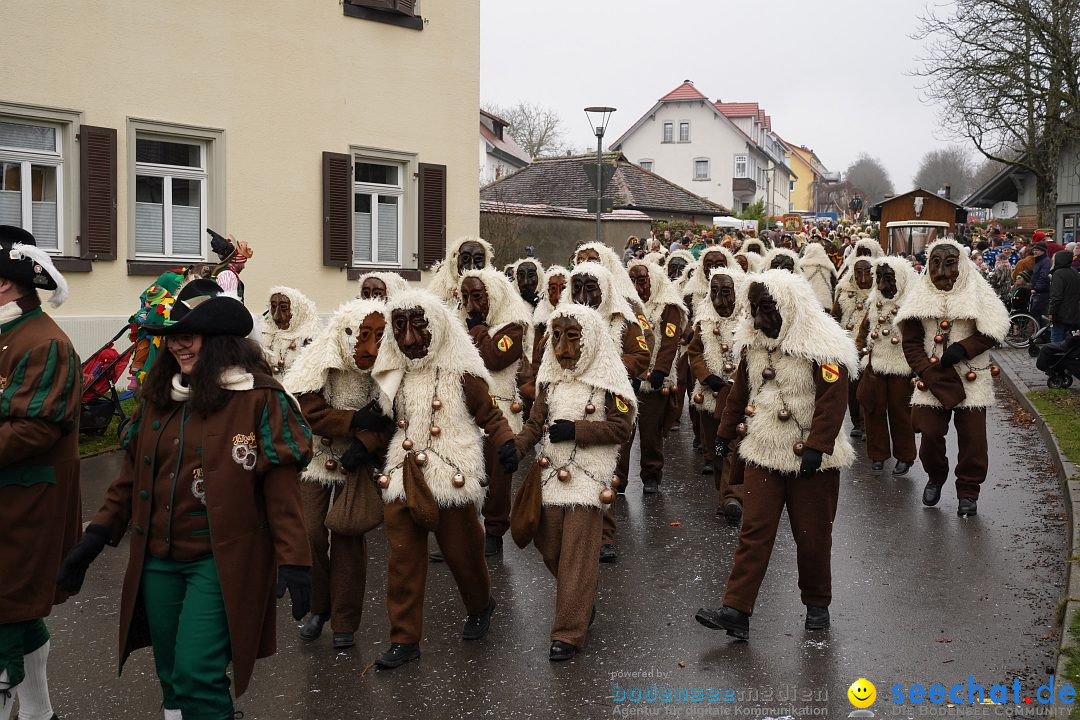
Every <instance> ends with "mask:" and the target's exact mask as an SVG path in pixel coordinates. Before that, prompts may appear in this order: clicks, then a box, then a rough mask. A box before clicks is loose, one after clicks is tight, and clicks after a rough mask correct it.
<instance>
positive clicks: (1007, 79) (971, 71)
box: [915, 0, 1080, 224]
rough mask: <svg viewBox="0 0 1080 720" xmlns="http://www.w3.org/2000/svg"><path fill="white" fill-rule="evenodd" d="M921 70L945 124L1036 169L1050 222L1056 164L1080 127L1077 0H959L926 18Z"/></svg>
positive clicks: (999, 157)
mask: <svg viewBox="0 0 1080 720" xmlns="http://www.w3.org/2000/svg"><path fill="white" fill-rule="evenodd" d="M915 38H916V39H919V40H923V41H924V43H925V53H926V54H925V56H924V57H921V58H919V62H920V68H919V70H918V71H917V72H916V73H915V74H916V76H918V77H921V78H923V79H924V81H925V84H924V86H923V88H922V90H923V94H924V99H925V100H926V101H928V102H930V103H932V104H935V105H937V106H938V108H939V113H940V122H941V125H942V127H943V128H944V130H945V131H946V132H947V133H948V134H949V135H951V136H953V137H955V138H956V139H961V138H962V139H966V140H970V141H971V142H972V143H974V145H975V147H976V149H978V151H979V152H980V153H982V154H983V155H985V156H986V157H987V158H989V159H991V160H996V161H997V162H1000V163H1005V164H1007V165H1014V166H1018V167H1022V168H1025V169H1027V170H1029V171H1030V172H1031V173H1032V174H1033V175H1034V176H1035V190H1036V195H1037V198H1038V213H1039V221H1040V223H1044V224H1049V223H1052V222H1053V220H1054V219H1055V216H1056V205H1057V164H1058V161H1059V158H1060V156H1061V151H1062V148H1063V147H1064V145H1065V143H1066V142H1067V141H1068V139H1069V137H1070V135H1073V136H1075V134H1076V133H1077V131H1078V130H1080V114H1078V111H1080V0H955V2H952V3H949V4H948V5H943V6H939V8H937V9H935V8H934V7H933V6H931V7H928V9H927V11H926V14H925V15H924V16H923V17H922V18H921V26H920V29H919V32H918V33H917V34H916V35H915Z"/></svg>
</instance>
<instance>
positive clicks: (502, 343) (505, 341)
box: [495, 335, 514, 352]
mask: <svg viewBox="0 0 1080 720" xmlns="http://www.w3.org/2000/svg"><path fill="white" fill-rule="evenodd" d="M495 347H497V348H499V350H500V351H501V352H506V351H507V350H509V349H510V348H512V347H514V341H513V340H511V339H510V338H508V337H507V336H506V335H503V336H502V337H501V338H499V342H497V343H495Z"/></svg>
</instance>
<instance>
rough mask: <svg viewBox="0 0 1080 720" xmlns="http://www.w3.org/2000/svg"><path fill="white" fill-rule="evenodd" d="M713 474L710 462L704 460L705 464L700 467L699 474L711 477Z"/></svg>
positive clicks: (713, 470)
mask: <svg viewBox="0 0 1080 720" xmlns="http://www.w3.org/2000/svg"><path fill="white" fill-rule="evenodd" d="M713 472H715V469H714V468H713V464H712V462H711V461H709V460H706V461H705V464H704V465H702V466H701V474H702V475H712V474H713Z"/></svg>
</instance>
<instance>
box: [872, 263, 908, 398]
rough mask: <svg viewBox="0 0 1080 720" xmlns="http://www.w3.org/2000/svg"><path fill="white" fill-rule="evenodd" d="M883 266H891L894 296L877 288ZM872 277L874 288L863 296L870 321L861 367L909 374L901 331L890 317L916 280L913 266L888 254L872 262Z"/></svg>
mask: <svg viewBox="0 0 1080 720" xmlns="http://www.w3.org/2000/svg"><path fill="white" fill-rule="evenodd" d="M883 265H884V266H887V267H889V268H891V269H892V271H893V275H894V276H896V296H895V297H892V298H887V297H885V296H883V295H882V294H881V293H880V292H879V290H878V286H877V269H878V268H879V267H881V266H883ZM874 278H875V280H874V287H873V288H871V290H870V295H869V296H868V297H867V298H866V307H867V308H868V311H867V317H868V318H869V320H870V322H869V325H868V329H867V331H866V352H865V353H864V354H863V358H862V367H863V369H866V367H867V366H870V368H871V369H872V370H873V371H874V372H875V373H877V374H878V375H900V376H904V377H906V376H909V375H911V366H910V365H908V361H907V358H905V357H904V346H903V345H902V344H901V338H900V330H899V328H897V327H895V325H894V323H893V318H894V317H896V313H897V311H898V310H899V309H900V304H901V303H902V302H903V300H904V294H905V293H906V292H907V289H908V288H909V287H910V286H911V285H912V284H914V282H915V278H916V275H915V269H914V268H912V267H911V263H909V262H908V261H907V260H905V259H904V258H901V257H896V256H892V255H890V256H887V257H881V258H878V259H877V260H875V261H874Z"/></svg>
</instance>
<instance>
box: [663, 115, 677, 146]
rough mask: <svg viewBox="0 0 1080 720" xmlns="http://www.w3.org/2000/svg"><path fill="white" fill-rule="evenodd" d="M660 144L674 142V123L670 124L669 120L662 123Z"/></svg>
mask: <svg viewBox="0 0 1080 720" xmlns="http://www.w3.org/2000/svg"><path fill="white" fill-rule="evenodd" d="M668 130H670V131H671V133H670V134H669V133H668ZM660 142H661V143H671V142H675V123H674V122H672V121H671V120H666V121H664V126H663V134H662V135H661V136H660Z"/></svg>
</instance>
